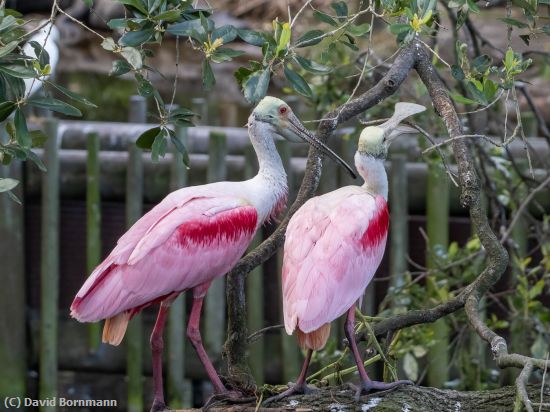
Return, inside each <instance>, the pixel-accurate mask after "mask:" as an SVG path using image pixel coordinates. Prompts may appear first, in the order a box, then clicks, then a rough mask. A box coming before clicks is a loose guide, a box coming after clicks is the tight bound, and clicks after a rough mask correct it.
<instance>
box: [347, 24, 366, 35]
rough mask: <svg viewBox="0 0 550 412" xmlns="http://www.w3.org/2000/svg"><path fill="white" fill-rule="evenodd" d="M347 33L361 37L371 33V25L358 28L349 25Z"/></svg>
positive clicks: (360, 25)
mask: <svg viewBox="0 0 550 412" xmlns="http://www.w3.org/2000/svg"><path fill="white" fill-rule="evenodd" d="M347 31H348V32H349V33H351V34H352V35H354V36H356V37H361V36H364V35H365V34H367V33H368V32H369V31H370V24H369V23H363V24H359V25H357V26H354V25H349V26H348V28H347Z"/></svg>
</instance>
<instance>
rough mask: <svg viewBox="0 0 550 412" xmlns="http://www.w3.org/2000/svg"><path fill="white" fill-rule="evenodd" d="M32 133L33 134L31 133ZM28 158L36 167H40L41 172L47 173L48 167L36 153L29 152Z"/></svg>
mask: <svg viewBox="0 0 550 412" xmlns="http://www.w3.org/2000/svg"><path fill="white" fill-rule="evenodd" d="M31 133H32V132H31ZM27 158H28V159H30V160H31V161H32V162H33V163H34V164H35V165H36V167H38V169H40V171H41V172H47V171H48V169H46V165H45V164H44V162H43V161H42V159H40V158H39V157H38V156H37V155H36V153H34V152H33V151H32V150H30V149H29V150H27Z"/></svg>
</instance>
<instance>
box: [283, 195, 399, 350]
mask: <svg viewBox="0 0 550 412" xmlns="http://www.w3.org/2000/svg"><path fill="white" fill-rule="evenodd" d="M388 221H389V216H388V208H387V205H386V201H385V199H384V198H383V197H382V196H380V195H377V196H373V195H371V194H370V193H368V192H366V191H365V190H364V189H362V188H360V187H357V186H347V187H343V188H341V189H338V190H335V191H334V192H330V193H327V194H325V195H323V196H319V197H315V198H312V199H310V200H309V201H308V202H306V203H305V204H304V206H302V207H301V208H300V209H299V210H298V211H297V212H296V214H295V215H294V216H293V217H292V219H291V220H290V222H289V225H288V230H287V235H286V236H287V237H286V242H285V248H284V252H285V253H284V262H283V282H282V283H283V307H284V309H283V310H284V320H285V328H286V331H287V333H289V334H292V333H293V331H294V330H295V329H299V330H300V331H301V332H302V333H306V334H307V333H312V332H315V331H316V330H318V329H320V328H321V327H322V326H323V325H325V324H327V323H330V322H332V321H333V320H334V319H336V318H338V317H340V316H341V315H343V314H344V313H345V312H346V311H348V310H349V308H350V307H351V306H353V304H354V303H355V302H356V301H357V300H359V299H360V298H361V296H362V295H363V293H364V291H365V288H366V287H367V285H368V284H369V282H370V281H371V279H372V277H373V276H374V273H375V271H376V269H377V268H378V266H379V264H380V261H381V260H382V256H383V254H384V248H385V245H386V237H387V233H388ZM327 337H328V335H327ZM322 340H323V342H319V344H321V347H322V346H324V344H325V342H326V339H322ZM317 346H318V345H317ZM312 349H313V348H312ZM315 349H319V347H316V348H315Z"/></svg>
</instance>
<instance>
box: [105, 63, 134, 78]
mask: <svg viewBox="0 0 550 412" xmlns="http://www.w3.org/2000/svg"><path fill="white" fill-rule="evenodd" d="M130 70H132V66H130V65H129V64H128V63H127V62H126V61H125V60H115V61H114V62H113V68H112V69H111V72H110V73H109V75H110V76H121V75H123V74H126V73H128V72H129V71H130Z"/></svg>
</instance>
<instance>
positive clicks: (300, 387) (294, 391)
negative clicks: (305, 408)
mask: <svg viewBox="0 0 550 412" xmlns="http://www.w3.org/2000/svg"><path fill="white" fill-rule="evenodd" d="M318 391H319V389H317V388H315V387H312V386H308V385H307V384H306V383H294V384H293V383H292V382H289V383H288V389H287V390H286V391H284V392H281V393H280V394H278V395H275V396H272V397H271V398H267V399H266V400H265V401H263V402H262V406H266V405H269V404H270V403H273V402H278V401H280V400H281V399H284V398H287V397H289V396H291V395H298V394H304V395H309V394H311V393H315V392H318Z"/></svg>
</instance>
